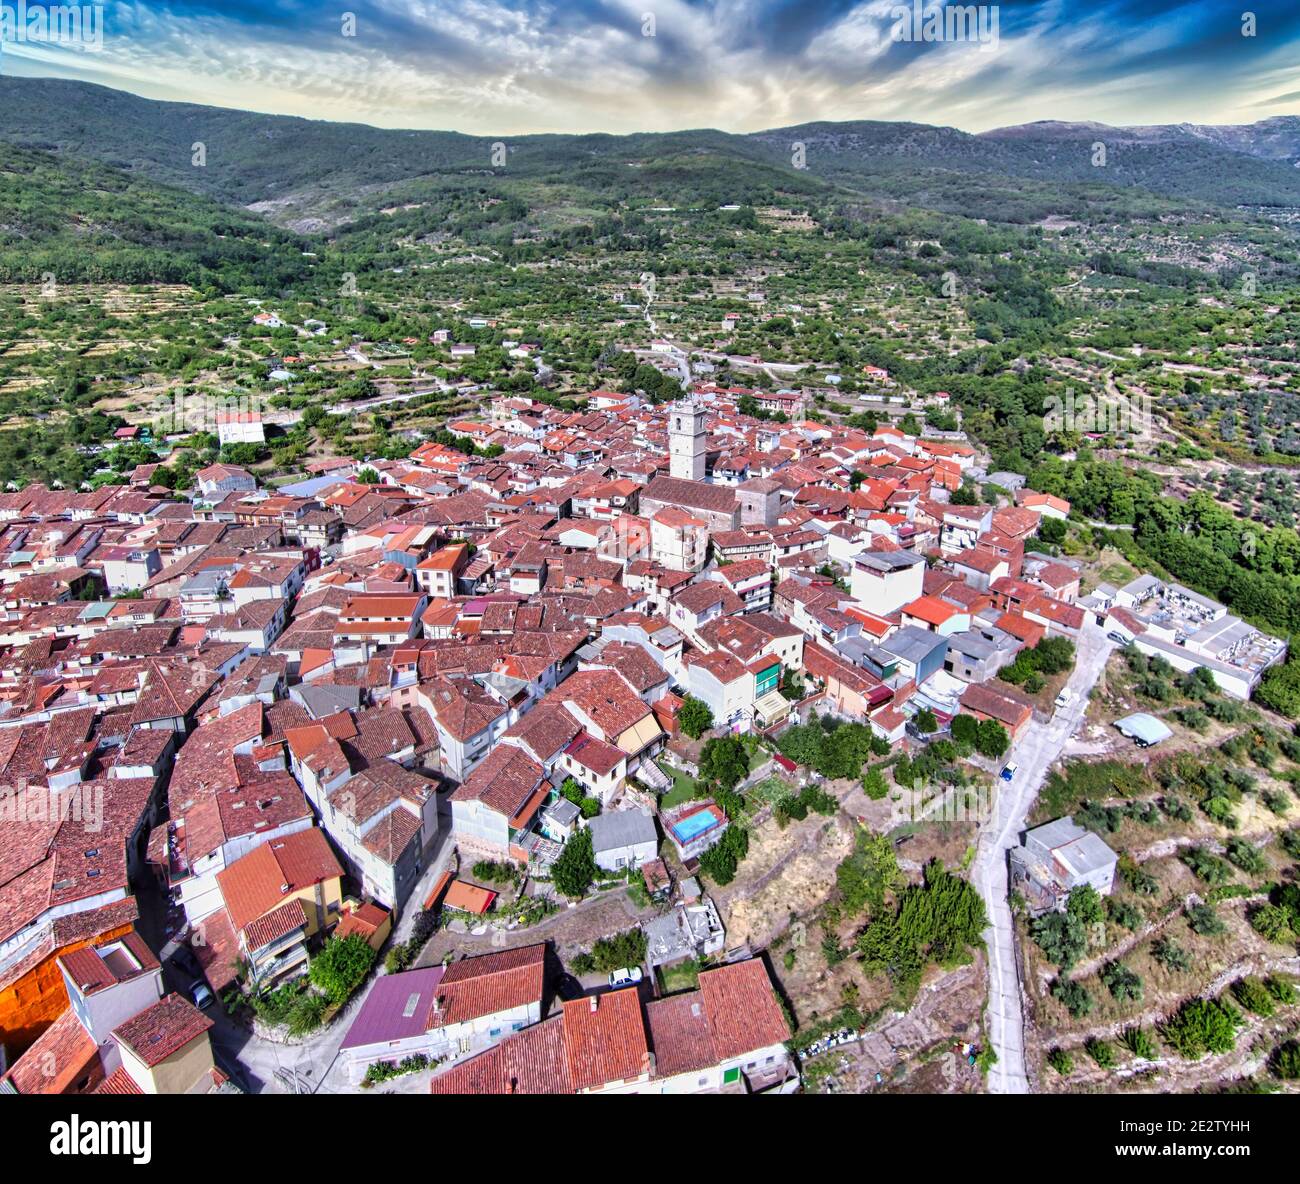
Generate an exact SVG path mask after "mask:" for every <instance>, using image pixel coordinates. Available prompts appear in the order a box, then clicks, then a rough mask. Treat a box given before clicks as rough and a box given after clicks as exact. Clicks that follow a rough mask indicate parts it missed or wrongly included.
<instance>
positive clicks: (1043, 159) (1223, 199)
mask: <svg viewBox="0 0 1300 1184" xmlns="http://www.w3.org/2000/svg"><path fill="white" fill-rule="evenodd" d="M502 140H503V141H504V142H506V146H507V161H508V163H507V168H508V169H509V170H511V171H512V172H513V173H515V174H516V175H520V176H525V177H536V178H545V179H550V180H554V181H557V182H559V181H563V180H564V179H566V178H569V177H571V176H573V175H574V173H575V171H581V170H587V171H588V172H589V173H591V172H592V171H595V172H597V173H602V172H603V173H609V174H617V173H619V172H623V173H626V171H627V170H628V169H629V168H631V167H638V166H641V165H644V164H645V163H647V162H649V163H651V164H653V163H657V162H661V161H664V160H667V159H671V158H696V159H698V158H701V157H708V158H711V159H712V160H713V161H714V162H715V168H714V170H713V171H714V172H715V173H716V174H717V175H718V176H719V178H720V179H721V180H722V181H723V182H724V183H725V182H727V181H728V179H729V178H728V174H729V173H730V174H732V175H731V177H730V180H731V181H732V183H733V184H734V187H735V188H736V189H737V191H738V192H737V195H736V196H737V199H738V200H746V199H747V196H748V195H747V194H746V193H745V192H744V191H743V189H744V186H745V185H746V184H748V183H749V182H750V181H752V180H755V179H757V178H761V177H764V176H767V175H768V171H769V170H770V176H772V177H776V176H779V177H782V178H784V183H785V184H788V185H793V186H798V185H804V186H807V185H810V184H814V183H821V184H826V183H833V184H837V185H840V186H843V187H845V188H846V189H849V190H852V191H854V192H856V193H859V194H862V195H866V196H871V197H878V198H885V199H898V200H900V201H902V200H905V201H907V202H908V203H909V204H913V205H919V206H929V207H931V208H935V209H942V210H947V211H949V212H954V213H966V214H969V215H971V216H977V217H991V218H993V219H994V220H1003V221H1026V220H1033V219H1035V218H1037V217H1040V216H1041V208H1042V207H1043V206H1044V205H1050V204H1053V202H1054V199H1056V198H1062V197H1063V198H1065V199H1066V200H1067V205H1069V206H1070V208H1068V209H1066V210H1065V211H1064V212H1067V213H1070V212H1073V213H1078V212H1080V211H1083V210H1086V209H1089V208H1094V209H1095V208H1098V207H1100V212H1101V213H1102V215H1103V216H1115V215H1116V214H1119V213H1122V212H1123V207H1124V203H1126V202H1131V201H1133V200H1134V198H1135V197H1136V198H1137V199H1138V200H1139V201H1140V200H1141V199H1142V198H1143V197H1148V196H1149V197H1150V198H1151V199H1153V200H1156V199H1163V200H1173V201H1177V202H1183V203H1188V202H1190V203H1198V204H1201V205H1222V206H1236V205H1266V206H1300V169H1297V168H1295V167H1294V166H1295V163H1296V161H1297V160H1300V119H1298V118H1296V117H1284V118H1280V119H1270V120H1264V121H1262V122H1260V123H1257V124H1251V125H1245V126H1238V127H1221V128H1215V127H1205V126H1192V125H1175V126H1169V127H1164V126H1161V127H1152V128H1111V127H1105V126H1103V125H1100V124H1062V123H1037V124H1028V125H1025V126H1022V127H1014V128H1003V129H999V130H998V131H993V132H988V133H984V134H982V135H971V134H968V133H966V132H962V131H958V130H957V129H955V128H944V127H929V126H926V125H922V124H913V123H880V122H853V123H815V124H803V125H799V126H796V127H788V128H780V129H775V130H772V131H766V132H758V133H754V134H751V135H732V134H728V133H725V132H719V131H710V130H699V131H686V132H674V133H666V134H648V133H647V134H641V135H628V136H612V135H550V136H542V135H538V136H512V137H502ZM0 141H5V142H8V143H11V144H15V145H18V146H22V147H28V148H35V149H41V150H46V151H51V152H56V153H59V154H62V155H66V156H72V157H76V158H78V159H84V158H89V159H94V160H97V161H99V162H101V163H103V164H107V165H110V166H112V167H114V168H118V169H121V170H124V171H127V172H131V173H135V174H144V175H146V176H148V177H150V178H152V179H154V180H158V181H162V182H165V183H168V184H173V185H178V186H181V187H183V188H186V189H189V190H192V191H194V192H198V193H202V194H205V195H207V196H209V197H212V198H215V199H217V200H220V201H223V202H228V203H232V204H238V205H243V206H255V207H257V208H258V209H259V210H260V211H261V212H264V213H266V214H267V215H268V216H269V217H271V218H272V219H273V220H277V221H280V222H281V223H283V224H286V225H289V224H300V225H304V227H305V228H313V227H309V226H306V223H307V222H308V221H309V220H310V219H311V218H312V217H318V216H322V215H323V219H322V222H323V223H337V222H339V221H344V220H348V219H349V218H351V217H353V216H362V215H364V214H366V213H369V212H373V209H374V208H376V206H377V205H379V204H382V201H383V195H384V193H385V191H386V190H388V189H389V188H391V187H393V186H396V185H399V184H401V183H402V182H406V181H410V180H412V179H415V178H421V177H431V176H439V175H443V176H445V175H448V174H458V175H466V176H473V175H474V174H476V173H485V174H486V173H490V172H492V171H493V169H494V166H493V162H492V151H493V145H494V144H495V143H496V142H497V141H496V139H495V138H494V137H484V136H465V135H460V134H458V133H455V132H444V131H403V130H390V129H382V128H374V127H369V126H366V125H362V124H344V123H327V122H322V121H313V120H305V119H298V118H293V117H287V116H278V115H263V114H257V113H254V112H248V111H236V110H229V109H224V108H218V107H204V106H198V105H194V104H181V103H162V102H156V101H153V100H149V99H142V98H139V97H138V96H135V95H132V94H128V93H126V92H122V91H115V90H110V89H107V88H104V87H99V86H93V85H90V84H87V83H81V82H74V81H67V80H59V79H27V78H0ZM1098 142H1100V143H1102V144H1104V145H1105V146H1106V157H1105V163H1104V164H1098V163H1095V161H1096V159H1097V156H1096V153H1095V150H1094V145H1095V144H1096V143H1098ZM195 144H202V145H203V146H204V150H205V153H206V163H205V164H204V165H202V166H196V165H195V164H194V163H193V159H192V158H193V147H194V145H195ZM795 144H802V145H803V152H804V158H803V160H801V161H799V162H798V163H802V164H806V168H804V169H802V170H800V169H797V168H796V167H794V166H795V164H796V158H795V155H794V145H795ZM756 169H757V170H760V171H759V172H758V173H755V171H754V170H756ZM801 174H802V175H801ZM764 183H766V182H764ZM1107 203H1109V205H1108V204H1107ZM1055 204H1056V205H1057V206H1059V205H1061V202H1060V201H1055Z"/></svg>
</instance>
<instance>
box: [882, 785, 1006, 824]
mask: <svg viewBox="0 0 1300 1184" xmlns="http://www.w3.org/2000/svg"><path fill="white" fill-rule="evenodd" d="M992 817H993V793H992V791H991V790H990V789H988V788H987V787H986V786H969V785H944V784H941V783H937V782H930V781H926V780H924V779H918V780H917V781H916V782H915V783H914V784H913V785H911V786H910V787H909V786H900V787H899V788H898V790H897V791H896V792H895V793H894V794H893V796H892V800H891V808H890V825H891V826H905V825H907V824H909V823H917V822H988V821H989V820H990V819H991V818H992Z"/></svg>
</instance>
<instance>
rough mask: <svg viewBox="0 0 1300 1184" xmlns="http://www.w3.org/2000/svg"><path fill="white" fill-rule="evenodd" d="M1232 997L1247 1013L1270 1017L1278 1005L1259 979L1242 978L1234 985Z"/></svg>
mask: <svg viewBox="0 0 1300 1184" xmlns="http://www.w3.org/2000/svg"><path fill="white" fill-rule="evenodd" d="M1232 995H1233V998H1234V999H1236V1000H1237V1002H1238V1003H1240V1004H1241V1005H1242V1007H1244V1008H1245V1009H1246V1010H1247V1011H1250V1012H1254V1014H1255V1015H1262V1016H1265V1017H1268V1016H1270V1015H1272V1014H1273V1012H1274V1011H1275V1010H1276V1008H1277V1004H1276V1002H1275V1000H1274V999H1273V996H1272V995H1271V994H1269V990H1268V988H1267V987H1266V986H1264V984H1263V983H1262V982H1260V981H1259V979H1257V978H1240V979H1238V980H1237V981H1236V982H1235V983H1233V984H1232Z"/></svg>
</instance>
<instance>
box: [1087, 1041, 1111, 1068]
mask: <svg viewBox="0 0 1300 1184" xmlns="http://www.w3.org/2000/svg"><path fill="white" fill-rule="evenodd" d="M1083 1051H1084V1052H1086V1053H1087V1054H1088V1055H1089V1056H1090V1057H1092V1059H1093V1060H1094V1061H1096V1062H1097V1064H1098V1065H1099V1066H1100V1067H1101V1068H1103V1069H1113V1068H1114V1067H1115V1050H1114V1049H1113V1048H1112V1047H1111V1046H1110V1045H1109V1044H1108V1043H1107V1042H1106V1041H1105V1040H1098V1039H1097V1038H1096V1037H1095V1036H1094V1037H1093V1038H1092V1039H1091V1040H1089V1041H1088V1042H1087V1043H1085V1044H1084V1046H1083Z"/></svg>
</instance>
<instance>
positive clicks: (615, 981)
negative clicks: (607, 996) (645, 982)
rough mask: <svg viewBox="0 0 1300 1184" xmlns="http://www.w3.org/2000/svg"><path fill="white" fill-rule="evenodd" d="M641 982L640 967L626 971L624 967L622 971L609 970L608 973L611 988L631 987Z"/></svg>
mask: <svg viewBox="0 0 1300 1184" xmlns="http://www.w3.org/2000/svg"><path fill="white" fill-rule="evenodd" d="M640 981H641V967H639V966H633V967H632V968H631V969H628V968H627V967H626V966H625V967H624V968H623V969H622V970H611V971H610V972H609V985H610V986H611V987H633V986H636V984H637V983H639V982H640Z"/></svg>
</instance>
